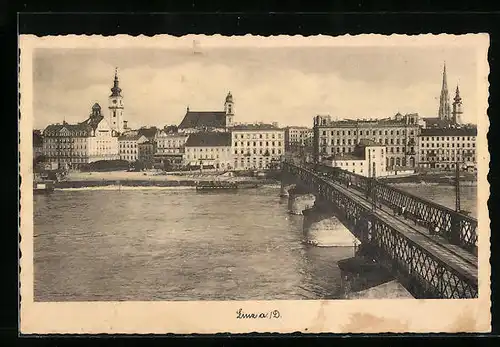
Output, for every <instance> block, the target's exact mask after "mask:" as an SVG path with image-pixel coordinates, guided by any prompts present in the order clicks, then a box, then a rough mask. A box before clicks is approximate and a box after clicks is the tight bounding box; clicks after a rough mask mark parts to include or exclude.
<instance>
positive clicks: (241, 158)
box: [231, 124, 285, 170]
mask: <svg viewBox="0 0 500 347" xmlns="http://www.w3.org/2000/svg"><path fill="white" fill-rule="evenodd" d="M231 143H232V153H233V167H234V169H235V170H250V169H253V170H255V169H266V168H269V167H270V166H271V164H272V163H273V162H275V161H279V160H281V157H282V155H284V153H285V130H284V129H282V128H279V127H277V126H275V125H269V124H255V125H235V126H233V128H232V130H231Z"/></svg>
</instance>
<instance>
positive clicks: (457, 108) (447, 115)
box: [438, 63, 463, 124]
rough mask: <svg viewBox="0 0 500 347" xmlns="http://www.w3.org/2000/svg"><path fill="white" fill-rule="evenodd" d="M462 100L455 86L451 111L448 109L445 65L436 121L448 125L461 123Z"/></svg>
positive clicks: (448, 98)
mask: <svg viewBox="0 0 500 347" xmlns="http://www.w3.org/2000/svg"><path fill="white" fill-rule="evenodd" d="M462 113H463V111H462V98H461V97H460V90H459V88H458V85H457V89H456V91H455V98H454V99H453V110H452V108H451V107H450V96H449V94H448V81H447V76H446V63H445V64H444V68H443V83H442V86H441V95H440V97H439V111H438V119H439V120H440V121H443V122H447V123H449V124H461V122H462Z"/></svg>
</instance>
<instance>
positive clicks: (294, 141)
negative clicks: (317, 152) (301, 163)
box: [285, 126, 313, 152]
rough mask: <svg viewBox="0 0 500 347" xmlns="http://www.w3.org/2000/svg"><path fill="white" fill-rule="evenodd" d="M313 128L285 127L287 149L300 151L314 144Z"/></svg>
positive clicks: (288, 150) (287, 150)
mask: <svg viewBox="0 0 500 347" xmlns="http://www.w3.org/2000/svg"><path fill="white" fill-rule="evenodd" d="M312 138H313V130H312V129H311V128H307V127H293V126H291V127H286V128H285V151H286V152H300V151H302V150H304V148H305V147H308V146H310V145H311V144H312Z"/></svg>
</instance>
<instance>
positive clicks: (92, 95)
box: [33, 46, 479, 129]
mask: <svg viewBox="0 0 500 347" xmlns="http://www.w3.org/2000/svg"><path fill="white" fill-rule="evenodd" d="M200 50H201V52H202V54H193V51H192V48H189V49H187V48H186V49H184V48H183V49H180V48H176V49H163V48H161V49H154V48H145V49H137V48H134V49H131V48H116V49H115V48H113V49H107V48H96V49H88V48H81V49H71V50H70V49H55V48H37V49H36V50H35V52H34V55H33V88H34V89H33V90H34V95H33V97H34V99H33V109H34V117H35V119H34V126H35V128H40V129H43V128H44V127H45V126H47V125H48V124H51V123H61V122H62V121H66V122H68V123H76V122H81V121H83V120H85V119H86V118H87V117H88V115H89V114H90V110H91V107H92V105H93V104H94V103H96V102H97V103H99V104H100V105H101V107H102V109H103V112H105V115H106V116H107V107H108V96H109V94H110V88H111V87H112V84H113V78H114V73H115V67H116V68H118V77H119V80H120V87H121V88H122V90H123V92H122V95H123V97H124V99H123V100H124V104H125V111H124V113H125V119H126V120H128V121H129V126H131V127H133V128H137V127H140V126H153V125H154V126H160V127H163V126H165V125H169V124H176V125H178V124H179V123H180V122H181V120H182V118H183V116H184V115H185V113H186V108H187V107H188V106H189V108H190V110H192V111H222V110H223V109H224V100H225V96H226V94H227V93H228V91H231V93H232V95H233V98H234V102H235V104H234V109H235V117H234V121H235V122H242V123H248V122H269V123H270V122H274V121H276V122H278V123H279V125H280V126H286V125H301V126H309V127H311V126H312V118H313V117H314V116H315V115H318V114H322V115H323V114H329V115H331V116H332V119H348V118H351V119H352V118H354V119H357V118H384V117H391V116H393V115H395V114H396V113H397V112H400V113H402V114H405V113H419V114H420V116H422V117H436V116H437V111H438V107H439V95H440V90H441V83H442V70H443V63H444V62H445V61H446V66H447V75H448V89H449V92H450V98H451V99H452V98H453V97H454V95H455V88H456V86H457V83H459V85H460V93H461V96H462V99H463V108H464V115H463V117H462V118H463V121H464V122H471V123H476V117H477V115H476V114H475V110H477V102H478V101H479V100H478V96H477V61H476V59H477V55H476V52H475V51H474V50H471V49H470V48H460V47H447V48H440V47H435V46H434V47H404V48H402V47H338V46H337V47H326V46H325V47H302V48H299V47H276V48H274V47H231V48H222V47H210V48H207V49H204V48H203V47H200Z"/></svg>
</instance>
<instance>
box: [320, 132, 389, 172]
mask: <svg viewBox="0 0 500 347" xmlns="http://www.w3.org/2000/svg"><path fill="white" fill-rule="evenodd" d="M386 157H387V152H386V147H385V146H383V145H380V144H377V143H375V142H373V141H371V140H366V139H362V140H360V141H359V144H358V145H357V146H356V148H355V149H354V151H353V152H350V153H339V154H336V155H333V156H330V157H328V158H325V159H323V161H322V163H323V164H324V165H326V166H330V167H337V168H340V169H342V170H347V171H350V172H352V173H355V174H359V175H362V176H366V177H383V176H387V165H386V164H387V161H386ZM370 168H371V169H370Z"/></svg>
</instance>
